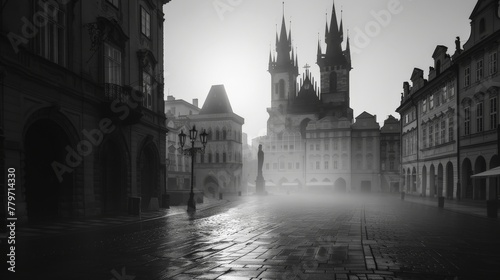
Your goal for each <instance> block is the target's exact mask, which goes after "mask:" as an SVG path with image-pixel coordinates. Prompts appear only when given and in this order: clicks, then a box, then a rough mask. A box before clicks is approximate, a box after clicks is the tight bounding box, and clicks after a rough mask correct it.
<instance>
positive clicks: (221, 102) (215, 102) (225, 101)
mask: <svg viewBox="0 0 500 280" xmlns="http://www.w3.org/2000/svg"><path fill="white" fill-rule="evenodd" d="M228 113H233V109H232V108H231V103H230V102H229V98H228V97H227V93H226V89H225V88H224V85H213V86H212V88H210V92H208V96H207V99H206V100H205V103H203V107H202V108H201V111H200V115H206V114H228Z"/></svg>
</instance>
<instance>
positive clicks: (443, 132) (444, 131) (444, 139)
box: [441, 119, 446, 144]
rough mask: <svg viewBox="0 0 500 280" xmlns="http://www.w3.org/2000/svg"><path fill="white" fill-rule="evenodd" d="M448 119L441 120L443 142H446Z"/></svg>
mask: <svg viewBox="0 0 500 280" xmlns="http://www.w3.org/2000/svg"><path fill="white" fill-rule="evenodd" d="M445 137H446V120H445V119H443V120H442V121H441V144H444V143H446V138H445Z"/></svg>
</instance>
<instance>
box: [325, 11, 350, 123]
mask: <svg viewBox="0 0 500 280" xmlns="http://www.w3.org/2000/svg"><path fill="white" fill-rule="evenodd" d="M343 41H344V31H343V24H342V19H341V21H340V28H339V25H338V23H337V14H336V12H335V3H334V4H333V9H332V17H331V21H330V27H328V23H326V27H325V43H326V50H325V52H324V53H323V51H322V49H321V44H320V42H318V53H317V62H316V63H317V64H318V66H319V68H320V73H321V89H320V92H321V94H320V97H321V101H322V103H323V104H325V106H324V107H325V108H324V109H325V113H326V114H327V115H333V116H336V117H339V118H347V119H348V120H351V121H352V119H353V110H352V109H351V108H350V96H349V73H350V71H351V69H352V67H351V56H350V47H349V38H347V42H346V49H345V50H342V42H343Z"/></svg>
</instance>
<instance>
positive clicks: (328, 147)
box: [325, 142, 330, 151]
mask: <svg viewBox="0 0 500 280" xmlns="http://www.w3.org/2000/svg"><path fill="white" fill-rule="evenodd" d="M329 144H330V143H328V142H325V151H328V150H329V149H330V145H329Z"/></svg>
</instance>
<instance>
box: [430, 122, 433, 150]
mask: <svg viewBox="0 0 500 280" xmlns="http://www.w3.org/2000/svg"><path fill="white" fill-rule="evenodd" d="M433 128H434V126H433V125H432V124H429V147H432V146H434V129H433Z"/></svg>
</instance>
